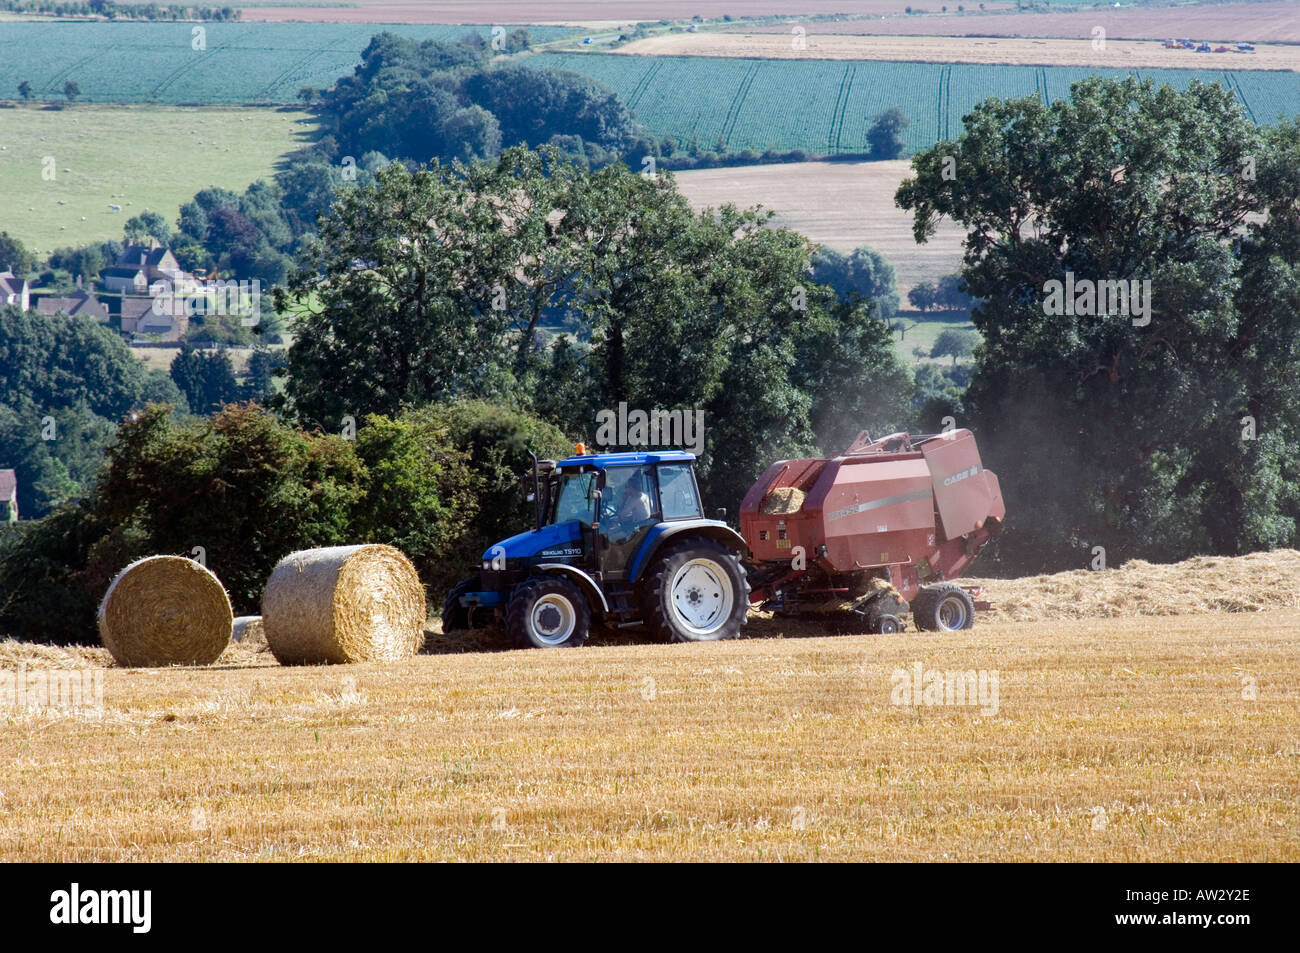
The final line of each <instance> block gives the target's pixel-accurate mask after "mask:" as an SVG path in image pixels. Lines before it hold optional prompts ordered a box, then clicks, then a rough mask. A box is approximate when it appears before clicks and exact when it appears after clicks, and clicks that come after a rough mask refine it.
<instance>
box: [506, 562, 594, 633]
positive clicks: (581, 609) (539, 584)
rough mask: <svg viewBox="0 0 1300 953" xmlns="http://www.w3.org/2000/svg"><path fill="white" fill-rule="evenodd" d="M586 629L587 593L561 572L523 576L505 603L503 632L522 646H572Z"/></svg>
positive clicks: (588, 610)
mask: <svg viewBox="0 0 1300 953" xmlns="http://www.w3.org/2000/svg"><path fill="white" fill-rule="evenodd" d="M590 629H591V607H590V606H589V605H587V597H586V596H584V595H583V594H582V590H581V589H579V588H578V587H577V585H576V584H575V583H572V582H570V581H569V580H568V579H565V578H563V577H561V576H534V577H533V578H531V579H526V580H524V581H523V582H522V583H520V584H519V585H518V586H516V587H515V591H514V592H513V593H511V595H510V602H509V603H507V605H506V634H507V635H509V636H510V638H511V639H512V640H514V642H515V644H516V645H519V646H521V647H522V648H538V649H576V648H577V647H578V646H580V645H582V644H583V643H584V642H586V641H587V633H588V631H590Z"/></svg>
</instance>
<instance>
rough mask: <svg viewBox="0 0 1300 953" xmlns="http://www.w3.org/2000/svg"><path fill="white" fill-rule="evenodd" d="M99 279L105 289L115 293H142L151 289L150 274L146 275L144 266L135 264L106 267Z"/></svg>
mask: <svg viewBox="0 0 1300 953" xmlns="http://www.w3.org/2000/svg"><path fill="white" fill-rule="evenodd" d="M99 280H100V284H102V285H103V286H104V290H105V291H110V292H112V293H114V294H122V295H131V294H135V295H142V294H146V293H147V292H148V291H149V278H148V276H146V275H145V273H144V269H143V268H139V267H135V266H128V265H114V266H113V267H112V268H105V269H104V270H103V271H101V272H100V273H99Z"/></svg>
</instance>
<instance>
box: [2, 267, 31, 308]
mask: <svg viewBox="0 0 1300 953" xmlns="http://www.w3.org/2000/svg"><path fill="white" fill-rule="evenodd" d="M6 304H16V305H18V307H19V309H20V310H23V311H27V310H28V309H29V308H30V307H31V298H30V295H29V294H28V287H27V279H26V278H18V277H17V276H15V275H14V273H13V272H12V271H8V270H5V271H0V305H6Z"/></svg>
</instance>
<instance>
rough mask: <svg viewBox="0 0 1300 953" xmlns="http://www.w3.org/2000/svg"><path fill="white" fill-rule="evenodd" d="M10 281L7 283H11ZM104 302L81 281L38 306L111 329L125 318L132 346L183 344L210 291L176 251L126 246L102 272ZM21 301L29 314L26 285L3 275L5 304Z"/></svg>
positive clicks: (39, 309)
mask: <svg viewBox="0 0 1300 953" xmlns="http://www.w3.org/2000/svg"><path fill="white" fill-rule="evenodd" d="M6 278H7V279H8V280H7V281H6ZM99 279H100V280H99V292H100V294H103V295H105V296H106V297H107V298H108V300H100V299H99V298H98V297H96V294H95V292H94V291H87V290H85V289H83V288H82V286H81V279H80V278H78V279H77V290H76V291H74V292H73V293H72V294H70V295H67V296H64V297H42V298H38V300H37V302H36V310H37V312H38V313H39V314H46V315H54V314H70V315H84V316H86V317H90V318H94V319H95V320H97V321H100V322H103V323H105V324H107V323H108V322H109V320H110V318H112V317H117V318H120V321H121V332H122V336H123V337H124V338H126V339H127V341H136V340H139V339H141V338H146V337H147V338H148V339H149V340H151V341H157V342H160V343H175V342H178V341H181V340H182V339H183V338H184V337H185V334H186V332H187V331H189V327H190V318H191V317H192V316H193V311H194V304H193V298H194V297H195V296H196V295H204V294H206V293H208V292H209V291H210V288H209V287H208V285H207V284H205V283H204V282H203V281H202V280H200V279H199V278H196V277H195V276H194V275H192V274H190V273H189V272H188V271H186V270H185V269H184V268H182V267H181V266H180V263H179V262H178V261H177V260H176V256H175V255H173V254H172V252H171V250H170V249H168V248H162V247H148V246H145V245H127V246H126V247H125V248H123V249H122V254H121V255H120V256H119V257H118V260H117V263H116V264H115V265H113V266H111V267H109V268H105V269H103V270H102V271H101V272H100V273H99ZM19 300H21V304H22V307H23V309H24V310H26V309H27V303H28V297H27V282H26V281H23V282H21V283H19V282H18V281H17V279H15V278H14V277H13V275H10V274H8V273H7V272H5V273H0V303H6V304H14V303H18V302H19Z"/></svg>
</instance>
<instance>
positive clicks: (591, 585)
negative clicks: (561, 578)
mask: <svg viewBox="0 0 1300 953" xmlns="http://www.w3.org/2000/svg"><path fill="white" fill-rule="evenodd" d="M532 568H533V571H534V572H557V573H561V574H562V575H565V576H569V577H571V578H572V579H573V580H574V582H576V583H577V584H578V588H579V589H581V590H582V591H583V592H584V593H585V594H586V596H587V599H588V601H589V602H591V603H592V605H599V606H600V611H601V612H608V611H609V603H608V602H606V601H605V593H603V592H601V591H600V586H598V585H597V584H596V580H595V579H592V578H591V576H590V575H588V574H587V573H585V572H583V571H582V570H581V569H579V568H578V567H577V566H570V565H569V564H568V563H536V564H535V565H534V566H533V567H532Z"/></svg>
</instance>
